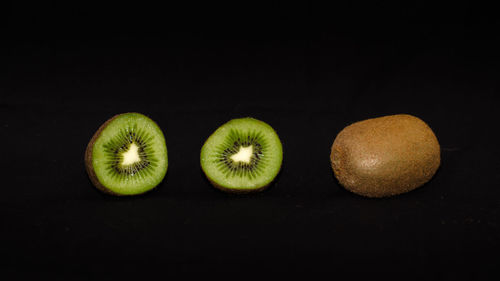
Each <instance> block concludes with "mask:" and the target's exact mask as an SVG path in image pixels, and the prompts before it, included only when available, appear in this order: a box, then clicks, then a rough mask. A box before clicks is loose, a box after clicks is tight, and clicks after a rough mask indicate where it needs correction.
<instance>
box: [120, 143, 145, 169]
mask: <svg viewBox="0 0 500 281" xmlns="http://www.w3.org/2000/svg"><path fill="white" fill-rule="evenodd" d="M122 157H123V160H122V162H121V164H122V165H123V166H127V165H132V164H134V163H137V162H140V161H141V157H140V156H139V147H138V146H137V145H136V144H135V143H132V144H131V145H130V147H129V148H128V150H127V151H125V152H124V153H123V154H122Z"/></svg>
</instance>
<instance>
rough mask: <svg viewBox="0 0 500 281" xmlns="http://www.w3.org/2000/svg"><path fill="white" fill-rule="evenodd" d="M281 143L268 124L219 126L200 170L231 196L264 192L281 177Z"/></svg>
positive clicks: (204, 149)
mask: <svg viewBox="0 0 500 281" xmlns="http://www.w3.org/2000/svg"><path fill="white" fill-rule="evenodd" d="M282 160H283V148H282V145H281V141H280V139H279V137H278V135H277V134H276V132H275V131H274V129H273V128H272V127H271V126H269V125H268V124H267V123H265V122H262V121H259V120H257V119H253V118H249V117H247V118H239V119H233V120H231V121H229V122H227V123H225V124H224V125H222V126H220V127H219V128H218V129H217V130H216V131H215V132H214V133H213V134H212V135H211V136H210V137H209V138H208V139H207V140H206V142H205V144H204V145H203V147H202V149H201V155H200V162H201V168H202V170H203V172H204V173H205V175H206V176H207V178H208V180H209V181H210V182H211V183H212V184H213V185H214V186H215V187H216V188H218V189H220V190H223V191H226V192H231V193H250V192H256V191H261V190H264V189H265V188H266V187H268V186H269V184H270V183H271V182H272V181H273V180H274V178H275V177H276V176H277V175H278V173H279V171H280V169H281V163H282Z"/></svg>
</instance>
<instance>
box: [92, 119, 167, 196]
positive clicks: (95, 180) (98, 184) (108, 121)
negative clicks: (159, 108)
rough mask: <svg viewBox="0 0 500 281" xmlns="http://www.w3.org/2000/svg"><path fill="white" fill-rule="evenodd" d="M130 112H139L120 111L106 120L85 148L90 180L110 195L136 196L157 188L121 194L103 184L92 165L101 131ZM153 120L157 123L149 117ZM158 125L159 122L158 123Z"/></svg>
mask: <svg viewBox="0 0 500 281" xmlns="http://www.w3.org/2000/svg"><path fill="white" fill-rule="evenodd" d="M130 113H137V112H126V113H120V114H117V115H115V116H113V117H111V118H109V119H108V120H107V121H106V122H104V123H103V124H102V125H101V126H100V127H99V129H97V131H96V132H95V134H94V135H93V136H92V138H91V139H90V141H89V143H88V145H87V149H86V150H85V170H87V174H88V175H89V178H90V181H91V182H92V184H94V186H95V187H96V188H97V189H98V190H100V191H102V192H104V193H106V194H109V195H114V196H135V195H140V194H143V193H146V192H149V191H151V190H153V189H155V188H156V186H155V187H153V188H152V189H150V190H146V191H144V192H141V193H137V194H120V193H116V192H114V191H112V190H111V189H109V188H107V187H105V186H104V185H102V184H101V182H100V181H99V180H98V179H97V175H96V174H95V170H94V166H93V165H92V152H93V150H94V144H95V142H96V141H97V139H98V138H99V137H100V136H101V133H102V131H103V130H104V129H106V127H107V126H108V124H109V123H111V122H112V121H113V120H115V119H116V118H117V117H119V116H121V115H124V114H130ZM137 114H141V115H144V114H142V113H137ZM149 119H150V120H151V121H152V122H154V123H155V124H156V122H155V121H153V119H151V118H149ZM156 125H157V126H158V124H156Z"/></svg>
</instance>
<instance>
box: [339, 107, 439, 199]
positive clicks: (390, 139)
mask: <svg viewBox="0 0 500 281" xmlns="http://www.w3.org/2000/svg"><path fill="white" fill-rule="evenodd" d="M330 160H331V165H332V168H333V172H334V174H335V177H336V178H337V179H338V181H339V183H340V184H341V185H342V186H344V187H345V188H346V189H347V190H349V191H351V192H353V193H356V194H359V195H362V196H367V197H388V196H392V195H397V194H402V193H405V192H409V191H411V190H414V189H415V188H417V187H420V186H422V185H423V184H424V183H426V182H428V181H429V180H430V179H431V178H432V177H433V175H434V174H435V173H436V171H437V169H438V167H439V165H440V162H441V157H440V147H439V143H438V140H437V138H436V136H435V135H434V132H433V131H432V129H431V128H430V127H429V126H428V125H427V124H426V123H425V122H424V121H422V120H421V119H419V118H418V117H415V116H412V115H408V114H397V115H390V116H384V117H378V118H372V119H367V120H364V121H360V122H356V123H354V124H351V125H349V126H347V127H345V128H344V129H343V130H342V131H341V132H340V133H339V134H338V135H337V137H336V138H335V140H334V142H333V145H332V148H331V154H330Z"/></svg>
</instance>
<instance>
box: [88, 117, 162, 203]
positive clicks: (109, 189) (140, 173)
mask: <svg viewBox="0 0 500 281" xmlns="http://www.w3.org/2000/svg"><path fill="white" fill-rule="evenodd" d="M85 167H86V170H87V173H88V175H89V178H90V180H91V181H92V183H93V184H94V185H95V186H96V187H97V189H99V190H100V191H103V192H105V193H108V194H112V195H117V196H123V195H137V194H141V193H145V192H147V191H149V190H151V189H153V188H154V187H156V186H157V185H158V184H159V183H160V182H161V181H162V180H163V178H164V177H165V174H166V172H167V167H168V158H167V145H166V142H165V137H164V135H163V132H162V131H161V129H160V127H158V125H157V124H156V123H155V122H154V121H153V120H151V119H150V118H148V117H147V116H144V115H143V114H140V113H134V112H132V113H123V114H118V115H115V116H113V117H112V118H111V119H109V120H108V121H106V122H105V123H104V124H102V125H101V127H100V128H99V129H98V130H97V132H96V133H95V134H94V136H93V137H92V139H91V140H90V142H89V144H88V145H87V149H86V151H85Z"/></svg>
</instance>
